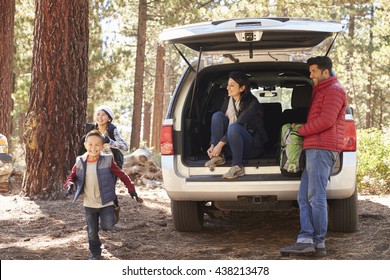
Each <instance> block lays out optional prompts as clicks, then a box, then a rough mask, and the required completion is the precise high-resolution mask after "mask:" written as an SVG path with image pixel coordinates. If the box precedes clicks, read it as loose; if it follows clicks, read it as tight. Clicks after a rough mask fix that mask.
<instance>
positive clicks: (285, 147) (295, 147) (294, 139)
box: [280, 123, 305, 177]
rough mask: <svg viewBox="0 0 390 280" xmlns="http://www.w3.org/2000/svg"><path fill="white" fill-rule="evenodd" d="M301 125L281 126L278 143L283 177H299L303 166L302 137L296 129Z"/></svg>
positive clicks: (287, 124)
mask: <svg viewBox="0 0 390 280" xmlns="http://www.w3.org/2000/svg"><path fill="white" fill-rule="evenodd" d="M300 126H302V124H295V126H294V128H292V127H291V124H289V123H286V124H284V125H283V126H282V130H281V134H280V135H281V141H280V171H281V172H282V174H283V175H286V176H292V177H298V176H301V174H302V171H303V168H304V166H305V156H304V152H303V150H302V146H303V145H302V141H303V137H302V136H301V135H299V133H298V132H297V129H298V128H299V127H300Z"/></svg>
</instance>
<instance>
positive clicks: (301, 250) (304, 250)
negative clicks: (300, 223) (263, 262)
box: [280, 242, 316, 256]
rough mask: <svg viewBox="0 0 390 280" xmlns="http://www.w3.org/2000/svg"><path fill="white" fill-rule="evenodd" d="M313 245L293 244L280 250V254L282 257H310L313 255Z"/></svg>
mask: <svg viewBox="0 0 390 280" xmlns="http://www.w3.org/2000/svg"><path fill="white" fill-rule="evenodd" d="M315 251H316V250H315V249H314V244H311V243H298V242H297V243H295V244H294V245H292V246H289V247H284V248H281V249H280V254H281V255H282V256H287V255H291V254H296V255H309V254H310V255H312V254H314V253H315Z"/></svg>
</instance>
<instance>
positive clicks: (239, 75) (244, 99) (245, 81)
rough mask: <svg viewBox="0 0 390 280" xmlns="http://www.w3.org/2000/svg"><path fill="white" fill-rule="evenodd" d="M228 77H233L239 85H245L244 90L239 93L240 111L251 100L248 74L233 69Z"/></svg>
mask: <svg viewBox="0 0 390 280" xmlns="http://www.w3.org/2000/svg"><path fill="white" fill-rule="evenodd" d="M229 78H231V79H233V80H234V81H235V82H236V83H237V84H238V85H239V86H240V87H242V86H245V90H244V91H243V92H242V93H241V98H240V104H241V105H240V111H244V110H245V109H246V108H247V107H248V106H249V103H250V102H251V100H252V97H253V95H252V93H251V84H250V82H249V78H248V76H247V75H246V74H245V73H244V72H241V71H233V72H230V73H229Z"/></svg>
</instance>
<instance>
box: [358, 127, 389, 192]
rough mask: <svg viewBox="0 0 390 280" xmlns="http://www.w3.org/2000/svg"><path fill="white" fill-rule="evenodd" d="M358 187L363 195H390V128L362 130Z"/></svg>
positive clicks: (359, 136) (359, 139)
mask: <svg viewBox="0 0 390 280" xmlns="http://www.w3.org/2000/svg"><path fill="white" fill-rule="evenodd" d="M357 137H358V148H357V149H358V154H357V156H358V171H357V178H356V179H357V185H358V190H359V191H360V192H361V193H366V194H386V193H387V194H388V193H390V127H387V128H385V129H383V130H379V129H377V128H370V129H360V130H358V132H357Z"/></svg>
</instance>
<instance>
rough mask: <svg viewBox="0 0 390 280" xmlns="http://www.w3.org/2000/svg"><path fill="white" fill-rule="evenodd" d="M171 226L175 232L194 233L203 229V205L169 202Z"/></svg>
mask: <svg viewBox="0 0 390 280" xmlns="http://www.w3.org/2000/svg"><path fill="white" fill-rule="evenodd" d="M171 211H172V219H173V226H174V227H175V229H176V230H177V231H187V232H196V231H200V230H201V229H202V227H203V218H204V211H203V204H202V202H199V201H176V200H171Z"/></svg>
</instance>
